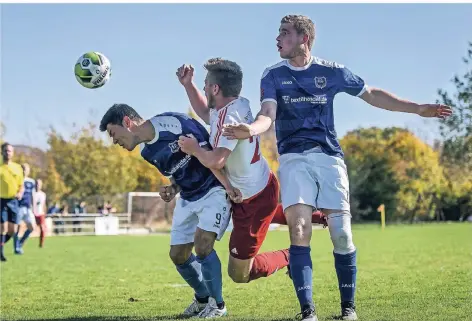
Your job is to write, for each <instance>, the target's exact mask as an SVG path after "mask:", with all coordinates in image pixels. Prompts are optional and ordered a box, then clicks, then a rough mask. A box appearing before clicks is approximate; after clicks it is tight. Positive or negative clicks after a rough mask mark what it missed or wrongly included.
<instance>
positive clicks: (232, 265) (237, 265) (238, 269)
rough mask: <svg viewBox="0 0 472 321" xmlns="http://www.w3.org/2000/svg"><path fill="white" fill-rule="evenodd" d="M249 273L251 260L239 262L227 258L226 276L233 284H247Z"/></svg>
mask: <svg viewBox="0 0 472 321" xmlns="http://www.w3.org/2000/svg"><path fill="white" fill-rule="evenodd" d="M250 273H251V259H248V260H239V259H236V258H234V257H230V258H229V262H228V276H229V277H230V278H231V280H233V282H235V283H248V282H249V277H250Z"/></svg>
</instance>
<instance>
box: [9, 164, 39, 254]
mask: <svg viewBox="0 0 472 321" xmlns="http://www.w3.org/2000/svg"><path fill="white" fill-rule="evenodd" d="M21 167H22V168H23V175H24V177H25V179H24V183H23V185H24V187H25V189H24V192H23V197H22V198H21V200H20V201H19V205H20V215H19V216H18V224H20V223H21V221H24V222H25V224H26V231H25V232H24V234H23V236H22V237H21V239H18V237H19V236H18V233H19V230H20V226H19V225H18V227H17V230H16V233H15V235H14V236H13V240H14V244H13V246H14V250H15V253H16V254H23V244H24V243H25V242H26V240H27V239H28V237H29V236H30V234H31V233H33V231H34V226H35V221H36V220H35V218H34V214H33V194H34V192H35V191H36V182H35V181H34V179H32V178H31V177H29V174H30V166H29V165H28V164H26V163H24V164H22V165H21Z"/></svg>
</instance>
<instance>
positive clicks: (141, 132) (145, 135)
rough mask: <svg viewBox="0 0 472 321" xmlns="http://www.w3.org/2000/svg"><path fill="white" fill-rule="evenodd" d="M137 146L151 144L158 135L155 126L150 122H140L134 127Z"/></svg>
mask: <svg viewBox="0 0 472 321" xmlns="http://www.w3.org/2000/svg"><path fill="white" fill-rule="evenodd" d="M131 131H132V132H133V135H134V136H135V139H136V140H137V141H136V143H137V144H141V143H147V142H150V141H151V140H152V139H153V138H154V136H155V135H156V133H155V129H154V126H153V125H152V124H151V122H150V121H144V120H143V121H140V122H138V123H137V126H134V127H133V129H131Z"/></svg>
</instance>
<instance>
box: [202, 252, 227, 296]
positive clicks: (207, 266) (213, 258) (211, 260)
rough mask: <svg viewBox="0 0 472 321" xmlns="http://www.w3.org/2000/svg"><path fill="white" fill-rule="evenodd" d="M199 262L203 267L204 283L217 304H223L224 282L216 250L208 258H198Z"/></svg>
mask: <svg viewBox="0 0 472 321" xmlns="http://www.w3.org/2000/svg"><path fill="white" fill-rule="evenodd" d="M197 261H198V262H199V263H200V264H201V265H202V275H203V282H204V283H205V285H206V287H207V289H208V291H209V292H210V296H211V297H212V298H214V299H215V301H216V303H217V304H218V303H222V302H223V280H222V275H221V262H220V259H219V257H218V255H217V254H216V252H215V250H213V251H211V253H210V254H208V256H207V257H204V258H201V257H198V256H197Z"/></svg>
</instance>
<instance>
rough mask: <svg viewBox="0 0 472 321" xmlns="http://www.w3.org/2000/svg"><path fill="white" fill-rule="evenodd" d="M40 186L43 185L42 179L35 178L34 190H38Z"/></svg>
mask: <svg viewBox="0 0 472 321" xmlns="http://www.w3.org/2000/svg"><path fill="white" fill-rule="evenodd" d="M42 187H43V181H42V180H40V179H37V180H36V190H37V191H40V190H41V188H42Z"/></svg>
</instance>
